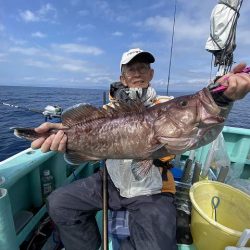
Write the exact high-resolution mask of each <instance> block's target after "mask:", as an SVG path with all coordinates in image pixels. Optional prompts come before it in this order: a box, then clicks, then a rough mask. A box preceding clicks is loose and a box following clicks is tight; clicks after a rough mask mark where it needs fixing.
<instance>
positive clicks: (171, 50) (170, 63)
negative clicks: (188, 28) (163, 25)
mask: <svg viewBox="0 0 250 250" xmlns="http://www.w3.org/2000/svg"><path fill="white" fill-rule="evenodd" d="M175 17H176V0H175V1H174V20H173V29H172V38H171V48H170V58H169V66H168V83H167V95H168V89H169V82H170V75H171V65H172V54H173V44H174V31H175Z"/></svg>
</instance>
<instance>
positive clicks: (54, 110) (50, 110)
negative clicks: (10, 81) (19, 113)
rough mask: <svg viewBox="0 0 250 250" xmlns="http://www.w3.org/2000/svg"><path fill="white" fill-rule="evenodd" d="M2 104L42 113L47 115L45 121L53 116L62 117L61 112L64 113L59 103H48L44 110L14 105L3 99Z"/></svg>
mask: <svg viewBox="0 0 250 250" xmlns="http://www.w3.org/2000/svg"><path fill="white" fill-rule="evenodd" d="M0 104H2V105H4V106H8V107H11V108H17V109H22V110H25V111H30V112H33V113H37V114H41V115H43V116H44V117H45V121H47V119H52V118H61V114H62V108H61V107H60V106H58V105H47V106H46V107H45V108H44V110H40V109H31V108H27V107H24V106H19V105H14V104H10V103H7V102H3V101H1V102H0Z"/></svg>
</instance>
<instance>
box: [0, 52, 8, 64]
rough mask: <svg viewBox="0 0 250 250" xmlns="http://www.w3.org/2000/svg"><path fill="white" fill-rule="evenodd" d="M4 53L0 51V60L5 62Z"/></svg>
mask: <svg viewBox="0 0 250 250" xmlns="http://www.w3.org/2000/svg"><path fill="white" fill-rule="evenodd" d="M6 61H7V59H6V54H5V53H0V62H6Z"/></svg>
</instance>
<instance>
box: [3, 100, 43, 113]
mask: <svg viewBox="0 0 250 250" xmlns="http://www.w3.org/2000/svg"><path fill="white" fill-rule="evenodd" d="M1 104H2V105H4V106H8V107H11V108H17V109H23V110H26V111H31V112H34V113H39V114H43V110H38V109H30V108H27V107H22V106H18V105H14V104H10V103H7V102H2V101H1Z"/></svg>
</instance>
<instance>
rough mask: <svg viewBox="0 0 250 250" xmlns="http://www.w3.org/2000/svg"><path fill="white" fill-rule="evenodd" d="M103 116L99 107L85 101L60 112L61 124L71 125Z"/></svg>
mask: <svg viewBox="0 0 250 250" xmlns="http://www.w3.org/2000/svg"><path fill="white" fill-rule="evenodd" d="M101 117H104V115H103V113H102V112H101V111H100V109H98V108H96V107H94V106H92V105H90V104H85V103H80V104H77V105H74V106H72V107H70V108H68V109H66V110H65V111H64V112H63V113H62V124H63V125H64V126H68V127H71V126H73V125H75V124H78V123H82V122H88V121H92V120H94V119H98V118H101Z"/></svg>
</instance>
